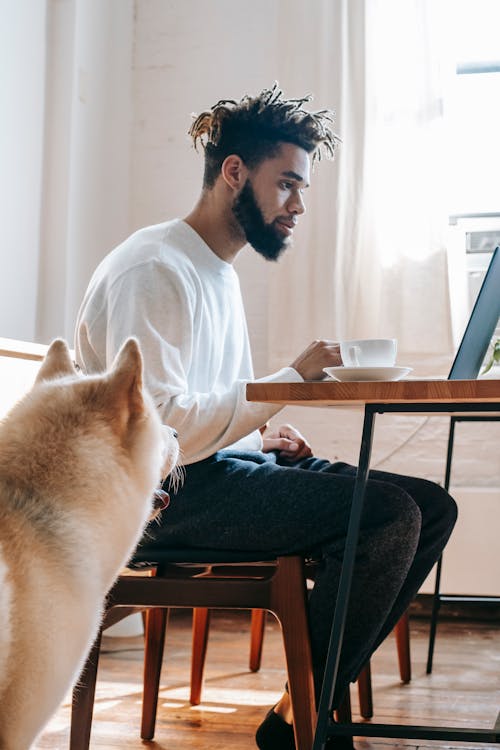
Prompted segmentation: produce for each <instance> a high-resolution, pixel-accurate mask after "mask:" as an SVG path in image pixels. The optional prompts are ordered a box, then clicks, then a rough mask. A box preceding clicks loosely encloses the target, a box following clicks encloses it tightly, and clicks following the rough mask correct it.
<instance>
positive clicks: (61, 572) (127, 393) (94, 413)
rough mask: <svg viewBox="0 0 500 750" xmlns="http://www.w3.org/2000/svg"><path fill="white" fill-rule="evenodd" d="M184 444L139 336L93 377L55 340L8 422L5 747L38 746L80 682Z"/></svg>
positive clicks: (2, 677) (2, 619) (1, 431)
mask: <svg viewBox="0 0 500 750" xmlns="http://www.w3.org/2000/svg"><path fill="white" fill-rule="evenodd" d="M165 435H167V439H165ZM177 453H178V446H177V441H176V439H175V435H174V433H173V431H170V433H168V432H167V431H165V430H164V429H162V427H161V425H160V421H159V418H158V416H157V414H156V411H155V409H154V407H153V405H152V402H151V400H150V398H149V396H148V395H147V394H146V393H145V392H144V390H143V386H142V357H141V354H140V350H139V347H138V344H137V342H136V341H135V339H129V341H127V342H126V343H125V344H124V346H123V348H122V349H121V351H120V353H119V354H118V356H117V358H116V361H115V363H114V365H113V367H112V368H111V370H110V371H109V372H108V373H104V374H101V375H94V376H91V377H84V376H82V375H80V374H78V373H77V372H76V370H75V368H74V366H73V363H72V362H71V358H70V355H69V351H68V348H67V346H66V344H65V343H64V342H63V341H61V340H57V341H55V342H53V344H52V345H51V347H50V348H49V351H48V353H47V356H46V358H45V360H44V362H43V363H42V365H41V368H40V371H39V374H38V377H37V379H36V381H35V385H34V386H33V388H32V390H31V391H30V392H29V393H28V394H27V395H26V396H25V398H24V399H22V400H21V401H20V402H19V403H18V404H17V405H16V406H15V407H14V408H13V409H12V411H11V412H10V414H9V415H8V416H7V417H6V418H5V419H4V420H3V421H2V422H1V423H0V750H27V749H28V748H29V747H31V746H32V743H33V742H34V740H35V738H36V737H37V735H38V734H39V733H40V731H41V730H42V729H43V727H44V726H45V724H46V722H47V721H48V719H49V718H50V716H51V715H52V713H53V712H54V711H55V710H56V709H57V707H58V705H59V704H60V702H61V701H62V700H63V698H64V696H65V694H66V693H67V691H68V690H69V688H70V687H71V685H72V684H73V683H74V682H75V680H76V679H77V677H78V675H79V673H80V671H81V668H82V666H83V663H84V660H85V657H86V655H87V653H88V650H89V648H90V646H91V644H92V642H93V640H94V638H95V636H96V633H97V631H98V628H99V624H100V619H101V616H102V606H103V599H104V597H105V595H106V593H107V591H108V590H109V588H110V587H111V585H112V583H113V582H114V580H115V578H116V576H117V574H118V572H119V570H120V568H122V567H123V566H124V565H125V564H126V562H127V560H128V559H129V557H130V555H131V553H132V551H133V550H134V548H135V546H136V544H137V543H138V541H139V538H140V536H141V533H142V531H143V528H144V526H145V524H146V522H147V520H148V518H149V516H150V513H151V510H152V496H153V492H154V489H155V487H156V486H157V485H158V482H159V480H160V477H161V475H162V473H164V474H167V473H169V472H170V470H171V469H172V468H173V466H174V464H175V461H176V459H177Z"/></svg>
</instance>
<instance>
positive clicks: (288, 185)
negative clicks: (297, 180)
mask: <svg viewBox="0 0 500 750" xmlns="http://www.w3.org/2000/svg"><path fill="white" fill-rule="evenodd" d="M292 187H293V184H292V183H291V182H281V183H280V188H281V189H282V190H291V189H292Z"/></svg>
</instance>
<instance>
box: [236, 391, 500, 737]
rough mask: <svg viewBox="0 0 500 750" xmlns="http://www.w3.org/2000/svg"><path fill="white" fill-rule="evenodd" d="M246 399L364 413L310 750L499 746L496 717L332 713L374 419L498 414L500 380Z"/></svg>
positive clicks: (261, 395) (262, 394) (251, 395)
mask: <svg viewBox="0 0 500 750" xmlns="http://www.w3.org/2000/svg"><path fill="white" fill-rule="evenodd" d="M246 393H247V399H248V400H249V401H259V402H268V403H275V404H283V405H285V404H289V405H303V406H325V407H327V406H358V407H359V406H362V407H364V421H363V431H362V436H361V447H360V452H359V463H358V471H357V475H356V481H355V485H354V494H353V500H352V508H351V516H350V520H349V527H348V531H347V537H346V546H345V552H344V561H343V565H342V572H341V576H340V583H339V593H338V597H337V604H336V607H335V614H334V618H333V623H332V631H331V636H330V646H329V650H328V657H327V662H326V666H325V676H324V680H323V687H322V691H321V697H320V702H319V706H318V720H317V726H316V733H315V738H314V745H313V750H323V748H324V745H325V742H326V739H327V737H329V736H332V735H338V734H344V735H346V734H347V735H360V736H369V737H402V738H406V739H432V740H447V741H466V742H487V743H490V744H492V743H493V744H496V743H500V714H499V716H498V718H497V721H496V724H495V726H494V727H493V728H492V729H483V728H471V727H467V728H463V727H429V726H415V725H401V724H375V723H352V724H339V723H337V722H335V721H334V720H333V710H332V702H333V694H334V690H335V684H336V681H337V673H338V666H339V658H340V651H341V648H342V641H343V636H344V627H345V619H346V612H347V605H348V601H349V594H350V588H351V580H352V572H353V568H354V561H355V556H356V546H357V542H358V532H359V523H360V518H361V511H362V507H363V501H364V494H365V486H366V480H367V476H368V470H369V464H370V456H371V446H372V439H373V428H374V423H375V415H376V414H383V413H387V412H398V413H418V414H426V413H430V414H468V415H479V414H492V413H493V414H500V380H400V381H397V382H351V383H340V382H336V381H331V380H329V381H315V382H300V383H249V384H248V385H247V389H246Z"/></svg>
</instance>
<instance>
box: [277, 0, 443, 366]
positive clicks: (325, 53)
mask: <svg viewBox="0 0 500 750" xmlns="http://www.w3.org/2000/svg"><path fill="white" fill-rule="evenodd" d="M332 8H334V12H332ZM443 8H444V6H442V5H441V4H439V3H435V2H429V1H427V0H404V1H403V2H402V1H401V0H370V2H366V3H365V2H342V1H339V2H336V3H334V4H333V5H332V4H330V3H328V2H326V0H325V2H318V3H315V9H316V12H317V13H318V14H319V15H321V14H322V19H321V20H320V18H319V17H318V18H317V19H316V20H317V24H318V25H317V28H321V29H322V30H323V31H322V33H320V34H319V35H318V36H317V38H316V40H315V54H314V56H313V57H315V58H316V59H320V60H321V63H322V69H323V71H326V74H325V73H323V75H322V76H320V77H316V78H314V75H315V71H314V69H313V67H312V63H311V62H310V61H309V60H307V58H306V59H305V60H304V58H303V60H302V63H303V64H302V72H300V71H299V73H298V75H299V76H301V77H302V78H303V79H304V78H306V77H307V76H309V81H310V83H313V84H315V85H312V86H310V88H312V90H313V91H314V92H315V93H316V95H317V98H319V99H320V103H321V104H322V105H323V104H324V103H325V102H326V103H327V104H329V105H331V106H333V107H334V108H335V109H336V112H337V131H338V132H339V134H340V136H341V138H342V139H343V143H342V145H341V148H340V149H339V153H338V156H337V160H336V162H335V163H334V165H333V166H332V165H329V164H320V166H319V168H318V170H317V176H315V177H314V180H315V181H316V180H317V181H318V183H319V184H320V185H321V190H319V191H317V190H316V192H315V193H314V195H311V198H310V201H309V203H310V210H309V215H308V217H307V220H306V221H305V222H304V223H305V224H306V226H305V227H304V228H303V229H301V233H300V234H298V235H297V241H296V248H294V250H293V251H292V252H293V253H294V255H297V257H298V258H299V259H300V260H299V262H296V263H293V264H292V263H291V262H290V263H289V264H288V265H287V267H286V268H287V278H283V277H281V278H280V276H279V273H278V272H276V273H275V274H273V277H272V283H273V289H274V294H275V296H278V295H280V294H282V293H283V292H284V289H285V287H286V288H287V289H288V293H289V296H290V290H293V293H294V296H295V300H296V303H297V304H296V309H297V310H299V312H297V313H295V314H294V312H293V310H292V311H290V309H288V313H287V320H288V328H287V336H288V331H290V330H291V331H292V337H293V335H294V334H293V332H296V334H297V333H298V334H299V335H296V336H295V338H296V341H295V344H296V346H295V348H297V346H298V345H299V344H303V343H304V342H305V339H306V338H314V337H317V336H329V337H331V338H347V337H358V336H362V337H365V336H395V337H397V338H398V340H399V348H400V351H402V352H412V353H418V352H421V353H433V352H434V353H443V352H450V351H451V350H452V347H453V343H452V339H451V326H450V304H449V294H448V261H447V252H446V231H447V211H446V206H445V202H444V198H445V189H444V185H445V162H446V160H445V158H444V145H443V143H444V131H443V88H444V83H445V80H446V77H447V76H448V75H449V71H448V69H447V66H446V62H445V60H444V59H443V49H442V47H441V41H442V39H443V35H442V24H443V14H442V11H443ZM295 10H296V11H297V13H298V14H299V17H300V11H299V9H298V8H296V9H295ZM290 18H291V19H292V18H296V14H291V15H290ZM301 21H302V28H304V24H305V23H306V19H305V18H304V17H303V18H302V19H301ZM297 23H298V24H299V23H300V22H297ZM289 28H290V27H289ZM290 33H291V34H294V33H296V34H297V38H296V42H297V39H298V38H299V35H300V33H301V32H300V27H299V26H298V27H297V29H296V28H295V26H293V25H292V26H291V28H290ZM318 95H319V97H318ZM313 200H314V203H313ZM304 244H307V246H308V250H307V252H306V251H305V250H304V249H303V247H302V246H303V245H304ZM305 269H306V270H305ZM311 269H313V273H314V274H315V276H316V281H315V282H314V283H313V284H312V285H311V286H308V284H307V282H308V279H309V277H310V276H311ZM318 286H319V288H320V291H321V293H320V294H318ZM285 294H286V292H285ZM303 310H307V313H306V314H305V315H304V313H303V312H300V311H303ZM284 325H286V323H285V316H284V315H281V316H279V315H278V316H277V317H276V318H275V319H274V320H273V321H272V322H271V329H272V330H271V336H270V342H271V345H270V350H271V352H272V353H273V354H274V350H275V347H276V350H277V351H279V350H280V349H281V354H284V352H283V351H282V350H283V347H284V346H286V345H287V344H285V343H284V342H283V335H282V330H283V326H284ZM307 334H309V335H308V336H307ZM299 338H300V340H299ZM276 359H277V358H276Z"/></svg>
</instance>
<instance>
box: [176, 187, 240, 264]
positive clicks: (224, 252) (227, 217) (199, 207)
mask: <svg viewBox="0 0 500 750" xmlns="http://www.w3.org/2000/svg"><path fill="white" fill-rule="evenodd" d="M184 221H185V222H186V224H189V226H190V227H191V228H192V229H194V231H195V232H197V233H198V234H199V235H200V237H201V238H202V240H204V241H205V242H206V244H207V245H208V247H209V248H210V249H211V250H212V252H214V253H215V254H216V255H217V256H218V257H219V258H221V260H224V261H226V263H233V262H234V260H235V258H236V256H237V255H238V253H239V251H240V250H241V249H242V247H244V245H245V243H246V240H245V236H244V234H243V232H242V230H241V227H240V226H239V224H238V223H237V221H236V218H235V216H234V214H233V212H232V211H231V208H230V207H229V206H228V205H227V204H226V203H225V202H220V201H218V200H217V197H216V196H215V195H214V194H212V191H209V192H206V193H203V194H202V196H201V198H200V199H199V201H198V202H197V203H196V205H195V206H194V208H193V210H192V211H191V212H190V213H189V214H188V215H187V216H186V217H185V218H184Z"/></svg>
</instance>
